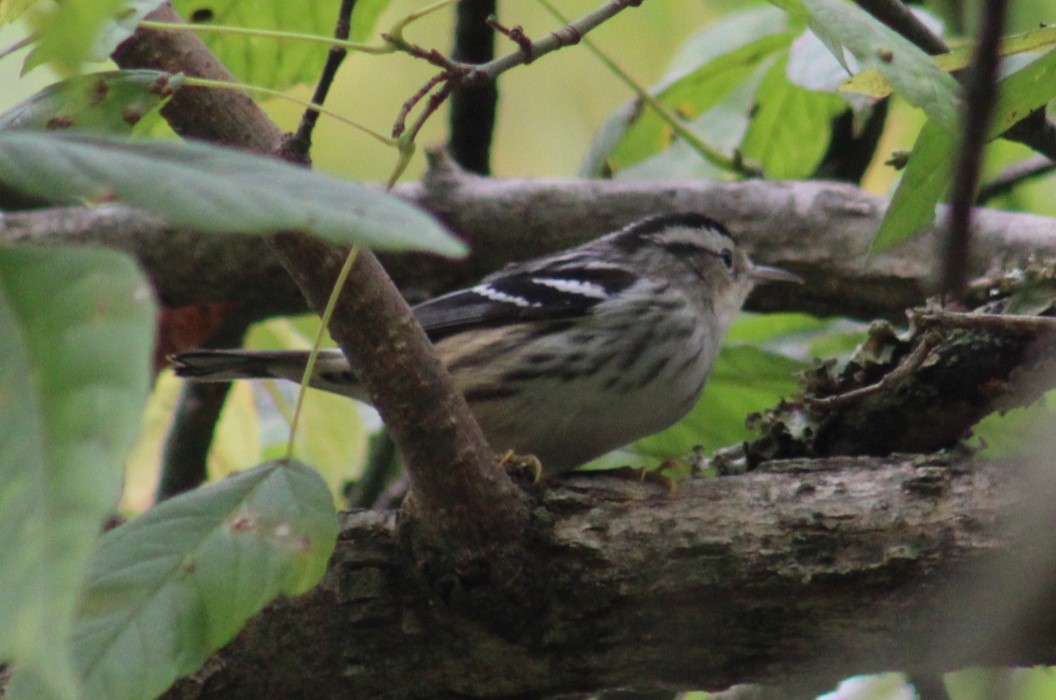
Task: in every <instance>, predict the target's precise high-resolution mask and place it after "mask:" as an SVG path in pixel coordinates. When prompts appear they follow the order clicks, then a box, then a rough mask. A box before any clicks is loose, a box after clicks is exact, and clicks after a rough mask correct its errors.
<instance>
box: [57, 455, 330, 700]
mask: <svg viewBox="0 0 1056 700" xmlns="http://www.w3.org/2000/svg"><path fill="white" fill-rule="evenodd" d="M337 530H338V526H337V516H336V513H335V511H334V507H333V503H332V500H331V497H330V493H329V491H328V490H327V488H326V484H325V483H324V482H323V480H322V479H321V478H320V477H319V475H318V474H316V473H315V471H313V470H312V469H310V468H308V467H305V466H304V465H301V464H296V463H294V464H288V465H283V464H279V463H270V464H264V465H261V466H259V467H255V468H253V469H250V470H247V471H244V472H241V473H239V474H236V475H235V476H232V477H229V478H227V479H225V480H224V481H221V482H219V483H216V484H212V485H209V486H206V487H203V488H200V489H198V490H196V491H192V492H190V493H186V494H183V495H181V496H177V497H175V498H172V499H170V500H168V501H165V502H163V503H161V504H160V505H158V506H156V507H154V508H153V509H151V510H150V511H148V512H147V513H146V514H144V515H143V516H141V517H139V518H137V519H136V520H134V521H132V522H130V523H128V524H126V525H123V526H121V527H119V528H117V529H115V530H112V531H110V532H108V533H106V535H104V536H103V538H102V540H101V541H100V547H99V551H98V553H97V555H96V557H95V559H94V560H93V561H92V569H91V574H90V577H89V582H88V589H87V591H86V593H85V595H84V598H83V599H82V602H81V605H80V609H79V612H78V619H77V625H76V629H75V633H74V637H73V640H74V642H73V644H74V655H75V660H76V663H77V666H78V669H79V671H80V673H81V674H82V676H83V679H84V688H85V692H84V696H85V697H86V698H107V699H108V700H124V699H126V698H127V699H129V700H132V699H134V698H135V699H138V698H153V697H156V696H157V695H158V694H160V693H161V692H162V691H164V690H165V689H166V688H167V687H168V686H169V685H171V684H172V682H173V681H175V680H176V679H177V678H179V677H181V676H184V675H186V674H188V673H192V672H194V671H195V670H196V669H197V668H198V667H199V666H200V665H201V664H202V662H204V661H205V660H206V659H207V658H208V657H209V655H210V654H211V653H213V652H214V651H216V650H217V649H219V648H220V647H221V646H223V645H224V644H226V643H227V642H228V641H230V640H231V639H232V638H233V637H234V636H235V634H236V633H237V632H238V631H239V629H241V627H242V625H243V624H244V623H245V621H246V620H247V619H249V617H251V616H252V615H254V614H255V613H256V612H258V611H259V610H260V609H261V608H263V607H264V606H265V605H266V604H267V603H268V602H269V601H271V600H273V599H274V598H275V597H276V596H278V595H280V594H287V595H297V594H300V593H304V592H305V591H307V590H309V589H311V588H312V587H313V586H314V585H315V584H316V582H317V581H318V580H319V579H320V578H321V577H322V575H323V573H324V571H325V570H326V563H327V560H328V559H329V557H330V554H331V553H332V552H333V548H334V544H335V542H336V540H337Z"/></svg>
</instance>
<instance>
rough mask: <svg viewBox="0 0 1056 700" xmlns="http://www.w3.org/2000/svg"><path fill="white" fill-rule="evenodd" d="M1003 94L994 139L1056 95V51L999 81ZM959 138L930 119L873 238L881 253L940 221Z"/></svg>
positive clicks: (993, 128)
mask: <svg viewBox="0 0 1056 700" xmlns="http://www.w3.org/2000/svg"><path fill="white" fill-rule="evenodd" d="M998 90H999V95H1000V96H999V98H998V101H997V106H996V107H995V108H994V116H993V119H992V121H991V123H990V131H989V138H991V139H993V138H996V137H998V136H999V135H1001V134H1002V133H1004V132H1005V131H1007V130H1008V129H1009V128H1010V127H1011V126H1012V125H1014V124H1015V123H1016V122H1018V121H1020V120H1021V119H1023V118H1024V117H1026V116H1027V115H1029V114H1030V113H1031V112H1032V111H1034V110H1035V109H1038V108H1039V107H1041V106H1042V105H1045V104H1047V103H1048V102H1049V100H1051V99H1053V98H1054V97H1056V50H1052V51H1049V52H1047V53H1045V54H1043V55H1042V56H1040V57H1039V58H1038V59H1037V60H1035V61H1033V62H1032V63H1030V64H1029V65H1027V66H1025V67H1024V68H1022V69H1021V70H1019V71H1016V72H1015V73H1013V74H1011V75H1009V76H1008V77H1006V78H1005V79H1004V80H1001V81H1000V82H999V83H998ZM955 143H956V141H955V138H954V136H953V135H952V134H950V132H949V131H947V130H946V129H945V128H943V127H939V126H937V125H936V124H935V122H933V121H930V120H929V121H928V122H927V123H926V124H925V125H924V128H923V129H922V130H921V132H920V134H919V135H918V136H917V141H916V144H914V146H913V152H912V153H911V154H910V157H909V162H908V163H907V165H906V170H905V172H904V173H903V175H902V180H901V181H900V182H899V183H898V188H897V189H896V190H895V194H894V197H892V199H891V205H890V206H889V207H888V208H887V212H886V213H885V214H884V220H883V221H881V222H880V227H879V228H878V229H877V233H876V237H875V238H874V240H873V248H872V249H873V252H881V251H884V250H887V249H888V248H891V247H892V246H895V245H897V244H899V243H901V242H902V241H904V240H906V239H908V238H909V237H910V236H912V235H913V234H914V233H916V232H917V231H919V230H920V229H921V228H923V227H924V226H928V225H930V224H931V223H932V221H934V218H935V207H936V205H937V204H938V203H939V200H940V199H941V198H942V197H943V196H944V195H945V194H946V190H947V189H948V188H949V184H950V178H951V176H952V172H951V163H950V158H951V156H952V154H953V153H954V149H955Z"/></svg>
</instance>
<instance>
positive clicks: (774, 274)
mask: <svg viewBox="0 0 1056 700" xmlns="http://www.w3.org/2000/svg"><path fill="white" fill-rule="evenodd" d="M748 276H749V277H751V278H752V281H753V282H757V283H762V284H765V283H767V282H795V283H796V284H803V278H802V277H800V276H799V275H794V274H792V273H791V272H788V271H787V270H782V269H780V268H777V267H767V266H766V265H754V266H752V269H751V270H749V271H748Z"/></svg>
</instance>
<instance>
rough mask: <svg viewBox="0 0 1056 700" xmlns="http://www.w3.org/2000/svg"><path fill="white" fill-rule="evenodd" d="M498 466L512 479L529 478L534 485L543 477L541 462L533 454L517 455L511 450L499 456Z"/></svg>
mask: <svg viewBox="0 0 1056 700" xmlns="http://www.w3.org/2000/svg"><path fill="white" fill-rule="evenodd" d="M499 466H500V467H502V468H503V469H505V470H506V473H507V474H509V475H510V476H511V477H513V478H514V479H522V478H526V477H530V478H531V483H532V486H535V485H536V484H538V483H539V481H540V480H541V479H542V478H543V463H542V462H540V461H539V458H538V457H536V456H535V455H519V454H517V453H515V452H514V451H513V450H506V454H504V455H502V456H501V457H499Z"/></svg>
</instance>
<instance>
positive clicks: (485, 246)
mask: <svg viewBox="0 0 1056 700" xmlns="http://www.w3.org/2000/svg"><path fill="white" fill-rule="evenodd" d="M395 192H396V194H398V195H399V196H401V197H403V198H404V199H406V200H408V201H410V202H413V203H415V204H417V205H418V206H421V207H422V208H424V209H426V210H428V211H430V212H432V213H433V214H434V215H435V216H437V218H439V219H441V220H442V221H444V223H445V224H447V225H448V226H449V227H450V228H451V229H452V230H454V231H456V232H457V233H459V234H460V235H462V236H463V237H464V238H466V239H467V240H468V241H469V242H470V244H471V247H472V255H471V257H469V258H468V259H466V260H464V261H458V262H455V261H450V260H440V259H437V258H434V257H429V256H421V255H399V256H394V255H393V256H383V260H384V262H385V266H386V269H387V270H388V271H389V273H390V274H391V275H392V277H393V278H394V279H395V280H396V282H397V283H398V284H399V285H400V287H401V288H402V289H404V290H405V292H408V293H410V295H411V296H413V297H415V298H422V297H423V296H428V295H434V294H437V293H439V292H441V291H445V290H450V289H453V288H455V287H459V286H465V285H468V284H472V283H474V282H476V281H477V280H479V279H480V278H481V277H483V276H484V275H485V274H487V273H489V272H492V271H494V270H496V269H498V268H499V267H502V266H503V265H504V264H506V263H508V262H510V261H511V260H523V259H527V258H531V257H535V256H538V255H542V254H544V253H547V252H553V251H555V250H558V249H560V248H565V247H569V246H572V245H578V244H579V243H582V242H584V241H586V240H588V239H590V238H592V237H595V236H598V235H601V234H603V233H606V232H608V231H612V230H614V229H616V228H618V227H620V226H623V225H625V224H627V223H628V222H630V221H634V220H636V219H639V218H642V217H643V216H647V215H650V214H659V213H665V212H676V211H701V212H704V213H707V214H708V215H709V216H712V217H713V218H715V219H717V220H719V221H722V222H724V223H726V224H727V226H728V227H729V228H730V229H731V230H732V231H733V232H734V235H736V236H737V239H738V240H739V241H741V242H742V243H743V244H744V245H745V246H746V247H747V248H748V249H749V250H750V251H751V254H752V257H753V259H754V260H757V261H759V262H762V263H766V264H771V265H778V266H780V267H787V268H789V269H792V270H794V271H796V272H797V273H799V274H800V275H802V276H803V277H805V278H806V279H807V280H808V283H807V284H805V285H800V286H796V287H795V288H789V289H783V290H776V289H768V288H766V287H763V288H761V289H759V290H757V291H756V292H755V293H754V294H753V297H752V299H751V300H750V308H753V309H761V310H779V309H780V310H800V311H808V312H811V313H815V314H817V315H820V316H826V315H848V316H856V317H859V318H865V319H873V318H877V317H883V318H889V319H892V320H896V321H899V322H901V321H904V310H905V309H906V308H909V307H912V306H915V305H918V304H920V303H921V302H922V301H923V300H924V299H925V298H926V297H927V296H928V295H929V294H931V293H934V292H935V291H936V290H937V281H936V273H937V270H936V269H934V266H933V265H932V263H931V261H932V260H933V259H934V256H935V251H936V250H937V248H938V245H939V241H940V240H941V239H940V231H939V229H938V227H936V226H931V227H929V228H927V229H925V230H924V231H922V232H921V233H919V234H918V235H917V236H915V237H914V238H913V239H911V240H910V241H908V242H906V243H905V244H903V245H901V246H900V247H898V248H896V249H895V250H892V251H888V252H885V253H883V254H880V255H875V256H872V257H870V255H869V242H870V241H871V240H872V237H873V233H874V232H875V231H876V227H877V225H878V224H879V222H880V220H881V218H882V217H883V214H884V210H885V208H886V206H887V200H886V199H884V198H882V197H877V196H875V195H870V194H866V193H865V192H862V191H861V190H859V189H857V188H855V187H852V186H850V185H843V184H832V183H824V182H763V181H751V182H744V183H728V182H727V183H722V182H702V181H682V182H664V183H655V182H622V181H610V180H578V179H577V180H494V179H488V178H478V177H474V176H471V175H465V174H461V173H456V174H445V175H438V174H435V173H434V175H433V176H430V177H427V178H426V180H425V181H424V182H421V183H411V184H406V185H399V186H397V187H396V190H395ZM943 216H944V214H943V213H942V212H941V211H940V216H939V220H940V221H941V220H942V217H943ZM975 227H976V229H975V230H976V236H975V239H974V246H973V250H972V255H971V257H970V258H969V263H968V270H969V274H970V275H982V274H985V273H986V272H987V271H989V270H990V268H991V267H992V266H994V265H998V266H1001V267H1003V268H1008V269H1011V268H1014V267H1017V266H1023V265H1026V264H1027V262H1028V261H1029V260H1031V259H1032V258H1036V259H1039V260H1052V259H1056V219H1051V218H1046V217H1041V216H1035V215H1031V214H1019V213H1011V212H1003V211H996V210H987V209H979V210H977V211H976V215H975ZM23 240H32V241H36V242H52V243H64V244H96V245H105V246H108V247H113V248H118V249H121V250H126V251H128V252H130V253H132V254H133V255H134V256H136V257H137V258H138V259H139V261H140V263H141V264H142V265H143V267H144V268H145V269H146V270H147V271H148V273H149V274H150V275H151V278H152V279H153V280H154V283H155V284H156V285H157V288H158V290H159V293H160V296H161V299H162V302H163V303H165V304H169V305H181V304H189V303H194V302H201V301H227V300H231V299H238V300H239V301H240V303H241V304H242V308H243V310H244V312H245V313H247V314H248V315H250V316H251V317H253V318H257V319H259V318H264V317H267V316H273V315H279V314H292V313H303V312H304V311H306V310H307V307H306V306H305V303H304V299H303V297H301V295H300V293H299V292H298V290H297V288H296V285H294V284H293V282H292V281H291V280H290V279H289V276H288V275H287V274H286V272H285V270H284V269H283V268H282V266H281V265H280V264H279V262H278V259H277V258H275V257H273V256H270V255H267V251H261V249H260V243H259V240H258V239H257V238H254V237H249V236H215V235H205V234H197V233H193V232H190V231H182V230H176V229H172V228H170V227H167V226H166V225H165V224H164V223H163V222H162V221H160V220H159V219H157V218H156V217H152V216H149V215H146V214H142V213H138V212H135V211H132V210H130V209H127V208H124V207H114V206H106V207H98V208H95V209H76V208H68V209H50V210H40V211H36V212H26V213H18V214H5V215H4V216H3V217H0V242H14V241H23Z"/></svg>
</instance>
